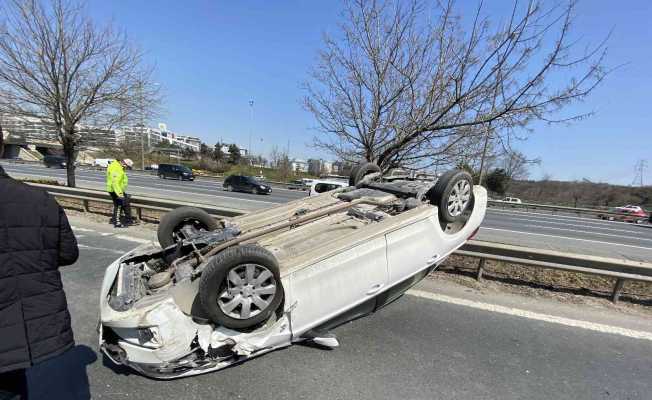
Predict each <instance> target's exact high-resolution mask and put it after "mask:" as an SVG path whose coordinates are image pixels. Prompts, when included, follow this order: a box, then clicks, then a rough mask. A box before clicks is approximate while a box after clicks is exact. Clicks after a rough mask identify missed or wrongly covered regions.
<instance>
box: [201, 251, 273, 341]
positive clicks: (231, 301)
mask: <svg viewBox="0 0 652 400" xmlns="http://www.w3.org/2000/svg"><path fill="white" fill-rule="evenodd" d="M283 296H284V291H283V286H282V285H281V277H280V273H279V267H278V261H277V260H276V258H275V257H274V255H273V254H272V253H270V252H269V251H268V250H267V249H265V248H263V247H261V246H258V245H255V244H247V245H243V246H234V247H229V248H227V249H225V250H224V251H222V252H221V253H218V254H217V255H216V256H215V257H213V258H212V259H211V260H210V261H209V262H208V265H207V266H206V268H205V269H204V271H203V272H202V276H201V280H200V282H199V299H200V301H201V304H202V307H203V309H204V311H205V312H206V314H207V315H208V317H209V318H210V319H211V321H213V322H214V323H216V324H219V325H222V326H224V327H227V328H231V329H245V328H251V327H253V326H256V325H259V324H261V323H263V322H265V321H266V320H267V319H268V318H269V317H270V316H271V315H272V313H274V312H275V311H276V310H277V309H278V308H279V306H280V305H281V302H282V301H283Z"/></svg>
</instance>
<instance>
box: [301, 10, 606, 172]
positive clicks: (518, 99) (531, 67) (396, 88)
mask: <svg viewBox="0 0 652 400" xmlns="http://www.w3.org/2000/svg"><path fill="white" fill-rule="evenodd" d="M574 8H575V3H574V2H573V1H570V2H568V3H567V4H566V5H559V4H555V5H552V6H550V7H544V6H543V5H542V4H541V3H539V2H536V1H530V2H529V3H526V4H521V3H519V2H515V3H514V6H513V8H512V11H511V13H510V15H508V16H506V20H505V21H501V23H499V24H490V23H489V19H488V18H487V17H485V16H483V9H482V3H480V4H479V5H478V7H477V12H476V13H475V14H474V15H473V20H472V21H471V23H470V29H469V30H467V31H465V30H464V26H466V25H465V24H464V23H463V22H462V21H461V18H459V17H458V16H457V15H456V12H455V10H454V7H453V1H448V2H443V3H440V2H436V3H435V4H432V2H428V1H427V0H424V3H423V4H422V3H421V2H419V1H418V0H405V1H401V0H347V2H346V9H345V12H344V16H343V22H342V24H341V25H340V27H341V35H340V36H339V37H333V36H328V35H326V36H325V38H324V48H323V49H322V50H321V51H320V53H319V59H318V62H317V64H316V66H315V67H314V69H313V71H312V79H311V81H310V82H307V83H305V84H304V88H305V90H306V96H305V99H304V105H305V107H306V109H307V110H308V111H310V112H311V113H312V114H313V115H314V117H315V119H316V121H317V128H318V129H319V131H320V134H319V135H318V136H316V137H315V140H314V144H315V145H316V146H317V147H318V148H321V149H324V150H326V151H328V152H330V153H333V154H334V155H336V156H337V157H338V158H341V159H343V160H349V161H355V160H360V159H365V160H368V161H374V162H376V163H378V164H379V165H380V166H381V167H382V168H389V167H392V166H395V165H398V164H401V165H403V166H404V167H405V166H416V167H422V168H423V167H429V166H432V165H433V164H437V163H440V162H441V160H442V159H446V158H451V157H453V158H454V157H455V155H456V153H459V152H460V151H461V150H463V149H464V147H463V146H460V144H461V143H464V141H465V140H470V139H472V140H475V141H476V142H478V140H479V141H480V142H481V143H483V140H484V138H486V137H487V135H488V134H490V135H491V137H492V140H505V141H507V140H508V139H509V138H505V137H504V136H505V135H511V134H513V133H514V132H515V131H516V130H519V129H522V128H524V127H526V126H527V125H528V124H529V123H530V122H532V121H534V120H539V121H541V120H543V121H548V122H562V121H565V122H568V121H574V120H577V119H579V118H582V117H584V116H586V114H583V115H571V116H561V115H560V111H561V110H562V109H563V108H564V106H566V105H568V104H570V103H572V102H575V101H580V100H583V99H584V98H586V96H587V95H588V94H589V93H591V91H592V90H593V89H594V88H595V87H596V86H597V85H598V84H599V83H600V82H601V81H602V80H603V79H604V77H605V75H606V74H607V72H608V71H606V70H605V69H604V68H603V66H602V65H603V60H604V57H605V52H606V48H605V45H604V42H603V43H600V44H598V45H597V46H595V47H593V48H588V49H585V50H583V49H580V48H579V47H580V44H579V43H578V42H577V41H575V38H574V37H572V36H573V35H572V34H571V31H572V26H573V19H574ZM431 10H435V13H436V14H437V15H436V16H435V18H434V20H433V21H432V22H430V20H429V19H428V18H426V17H423V16H424V15H428V14H430V12H431ZM488 132H489V133H488ZM500 135H502V136H503V137H502V139H499V138H498V136H500ZM480 154H482V149H480Z"/></svg>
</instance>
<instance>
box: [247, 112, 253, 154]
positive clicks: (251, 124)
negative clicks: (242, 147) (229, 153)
mask: <svg viewBox="0 0 652 400" xmlns="http://www.w3.org/2000/svg"><path fill="white" fill-rule="evenodd" d="M249 111H250V121H249V122H250V125H249V150H248V152H249V160H251V159H252V158H251V157H253V153H252V152H251V136H252V135H253V132H254V101H253V100H249Z"/></svg>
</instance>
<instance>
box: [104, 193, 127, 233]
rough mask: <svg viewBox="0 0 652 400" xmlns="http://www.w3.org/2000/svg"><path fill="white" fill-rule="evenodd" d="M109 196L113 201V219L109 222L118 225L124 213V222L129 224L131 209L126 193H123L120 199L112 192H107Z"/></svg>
mask: <svg viewBox="0 0 652 400" xmlns="http://www.w3.org/2000/svg"><path fill="white" fill-rule="evenodd" d="M109 195H110V196H111V200H113V218H111V222H113V224H114V225H119V224H120V215H121V214H122V213H124V215H125V219H126V222H127V223H131V222H132V219H131V207H130V205H129V203H130V201H129V195H128V194H127V193H123V197H122V198H120V197H118V195H117V194H115V193H114V192H109ZM121 210H122V212H121Z"/></svg>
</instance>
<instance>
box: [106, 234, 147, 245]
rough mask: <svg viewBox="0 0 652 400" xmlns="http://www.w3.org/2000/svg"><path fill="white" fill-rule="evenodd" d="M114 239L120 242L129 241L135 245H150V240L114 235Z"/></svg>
mask: <svg viewBox="0 0 652 400" xmlns="http://www.w3.org/2000/svg"><path fill="white" fill-rule="evenodd" d="M114 237H115V238H116V239H122V240H127V241H130V242H136V243H152V241H151V240H147V239H141V238H135V237H131V236H127V235H115V236H114Z"/></svg>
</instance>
